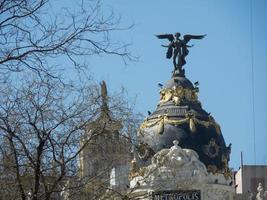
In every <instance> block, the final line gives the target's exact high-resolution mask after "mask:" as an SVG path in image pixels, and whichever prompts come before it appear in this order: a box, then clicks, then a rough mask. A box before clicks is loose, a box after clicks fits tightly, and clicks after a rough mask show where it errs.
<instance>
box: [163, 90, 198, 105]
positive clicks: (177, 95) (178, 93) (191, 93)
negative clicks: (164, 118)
mask: <svg viewBox="0 0 267 200" xmlns="http://www.w3.org/2000/svg"><path fill="white" fill-rule="evenodd" d="M197 93H198V89H197V88H195V89H193V90H191V89H187V88H183V87H181V86H179V87H173V88H171V89H162V90H160V102H159V103H160V105H161V104H162V103H166V102H168V101H173V103H174V104H175V105H180V104H181V102H182V101H183V100H187V101H191V102H198V103H199V101H198V96H197Z"/></svg>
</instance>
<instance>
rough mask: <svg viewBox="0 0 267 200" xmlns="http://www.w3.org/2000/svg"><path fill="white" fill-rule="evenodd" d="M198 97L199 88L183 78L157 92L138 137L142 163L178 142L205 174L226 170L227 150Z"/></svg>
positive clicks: (171, 81)
mask: <svg viewBox="0 0 267 200" xmlns="http://www.w3.org/2000/svg"><path fill="white" fill-rule="evenodd" d="M197 93H198V88H197V87H194V86H193V84H192V83H191V82H190V81H189V80H188V79H187V78H186V77H183V76H181V77H179V76H176V77H173V78H172V79H171V80H169V81H168V82H167V83H166V85H165V86H164V88H163V89H162V90H161V91H160V96H161V97H160V103H159V104H158V106H157V109H156V111H155V112H153V113H152V114H151V115H150V116H148V118H147V119H146V120H145V121H144V123H143V124H142V125H141V127H140V131H139V134H138V140H139V142H140V144H141V145H140V148H139V153H140V155H141V158H142V160H143V161H144V162H145V163H147V162H149V160H150V158H151V157H152V156H153V154H154V153H156V152H158V151H159V150H161V149H164V148H170V147H171V146H173V141H174V140H179V145H180V146H181V147H182V148H188V149H193V150H195V151H196V152H197V153H198V155H199V159H200V161H202V162H203V163H204V164H205V165H206V167H207V168H208V170H210V171H212V172H214V173H215V172H225V169H226V168H227V169H228V161H229V154H230V146H229V147H226V145H225V141H224V138H223V135H222V133H221V131H220V127H219V125H218V124H217V123H216V122H215V120H214V118H213V117H212V116H211V115H210V114H209V113H207V112H206V111H205V110H204V109H202V106H201V103H200V102H199V101H198V99H197ZM145 149H146V151H145ZM147 150H149V151H147Z"/></svg>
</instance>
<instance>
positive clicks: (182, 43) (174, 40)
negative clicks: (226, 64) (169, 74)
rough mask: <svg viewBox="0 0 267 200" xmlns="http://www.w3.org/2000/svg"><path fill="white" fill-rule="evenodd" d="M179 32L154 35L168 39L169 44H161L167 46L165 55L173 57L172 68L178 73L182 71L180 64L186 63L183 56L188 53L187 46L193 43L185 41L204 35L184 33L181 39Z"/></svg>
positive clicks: (201, 37) (200, 37)
mask: <svg viewBox="0 0 267 200" xmlns="http://www.w3.org/2000/svg"><path fill="white" fill-rule="evenodd" d="M180 36H181V34H180V33H179V32H177V33H175V34H174V35H173V34H160V35H156V37H157V38H159V39H168V40H169V41H170V44H169V45H162V46H163V47H167V48H168V50H167V53H166V57H167V58H168V59H170V58H171V57H172V59H173V65H174V70H175V71H178V73H182V72H183V71H182V66H183V65H185V64H186V61H185V57H186V56H187V55H188V53H189V50H188V48H190V47H193V46H194V45H188V44H187V43H188V42H189V41H190V40H191V39H198V40H199V39H203V38H204V37H205V36H206V35H188V34H187V35H184V36H183V39H180Z"/></svg>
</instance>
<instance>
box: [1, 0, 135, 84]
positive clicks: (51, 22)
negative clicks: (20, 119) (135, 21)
mask: <svg viewBox="0 0 267 200" xmlns="http://www.w3.org/2000/svg"><path fill="white" fill-rule="evenodd" d="M107 12H109V13H107ZM119 24H120V17H116V16H115V15H114V13H113V12H112V11H108V10H107V9H103V6H102V3H101V0H73V1H62V2H58V1H49V0H0V44H1V48H0V75H1V77H0V78H1V80H2V81H4V80H6V79H7V78H8V77H9V75H10V74H11V72H21V71H25V70H26V71H34V72H36V73H37V74H39V76H43V75H49V76H52V77H60V76H61V74H60V73H62V71H61V72H60V73H58V72H59V69H61V70H62V69H70V68H71V66H72V67H73V68H75V69H78V70H82V69H84V67H86V63H85V60H86V59H87V58H88V56H91V55H95V54H98V55H101V54H112V55H117V56H119V57H121V58H122V59H123V60H124V61H127V60H129V59H130V60H131V59H133V56H131V54H130V53H129V51H128V48H127V47H128V44H125V43H122V42H121V41H114V40H113V39H112V38H111V37H110V35H111V33H113V32H115V33H116V31H118V30H123V28H121V27H120V26H119ZM128 28H130V27H127V28H125V29H128ZM125 29H124V30H125ZM62 63H64V64H62ZM13 74H14V73H13Z"/></svg>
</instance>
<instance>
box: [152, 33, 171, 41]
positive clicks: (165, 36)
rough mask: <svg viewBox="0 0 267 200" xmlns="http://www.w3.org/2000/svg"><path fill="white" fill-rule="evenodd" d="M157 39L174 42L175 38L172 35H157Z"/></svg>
mask: <svg viewBox="0 0 267 200" xmlns="http://www.w3.org/2000/svg"><path fill="white" fill-rule="evenodd" d="M156 37H157V38H159V39H168V40H169V41H170V42H172V41H173V40H174V36H173V35H172V34H160V35H156Z"/></svg>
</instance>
